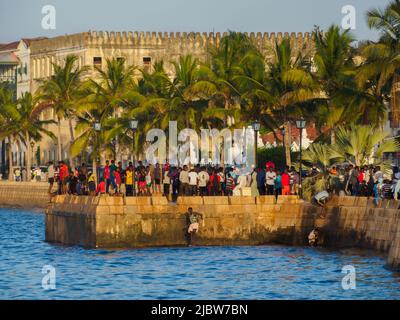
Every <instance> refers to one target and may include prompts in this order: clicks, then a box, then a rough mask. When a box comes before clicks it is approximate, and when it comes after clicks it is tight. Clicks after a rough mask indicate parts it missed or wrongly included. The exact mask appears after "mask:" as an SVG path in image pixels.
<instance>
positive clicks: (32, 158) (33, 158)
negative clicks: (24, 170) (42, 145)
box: [29, 141, 35, 171]
mask: <svg viewBox="0 0 400 320" xmlns="http://www.w3.org/2000/svg"><path fill="white" fill-rule="evenodd" d="M30 144H31V150H32V157H31V160H32V163H31V166H33V163H34V161H35V156H34V153H35V151H34V150H33V148H34V147H35V142H34V141H31V143H30ZM30 170H31V168H29V171H30Z"/></svg>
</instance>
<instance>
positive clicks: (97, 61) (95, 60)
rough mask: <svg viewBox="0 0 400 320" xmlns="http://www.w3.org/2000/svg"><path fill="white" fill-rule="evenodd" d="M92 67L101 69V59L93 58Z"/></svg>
mask: <svg viewBox="0 0 400 320" xmlns="http://www.w3.org/2000/svg"><path fill="white" fill-rule="evenodd" d="M93 65H94V66H95V67H96V66H97V67H101V57H93Z"/></svg>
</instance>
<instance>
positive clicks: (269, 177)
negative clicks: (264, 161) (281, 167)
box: [266, 166, 276, 196]
mask: <svg viewBox="0 0 400 320" xmlns="http://www.w3.org/2000/svg"><path fill="white" fill-rule="evenodd" d="M275 179H276V172H275V170H274V168H273V167H272V166H269V167H268V169H267V173H266V184H267V195H269V196H272V195H273V194H274V186H275Z"/></svg>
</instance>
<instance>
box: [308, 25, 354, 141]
mask: <svg viewBox="0 0 400 320" xmlns="http://www.w3.org/2000/svg"><path fill="white" fill-rule="evenodd" d="M353 41H354V38H353V36H352V35H351V34H350V32H349V30H345V31H343V32H341V31H340V29H339V27H338V26H335V25H332V26H331V27H329V29H328V31H327V32H322V31H320V30H319V29H318V28H317V29H316V30H315V50H316V53H315V55H314V58H313V62H314V65H315V68H316V71H315V76H316V78H317V81H318V82H319V83H320V86H321V89H322V90H323V96H321V97H319V99H318V105H319V108H318V110H317V114H318V115H319V117H320V118H321V119H322V121H321V122H322V124H323V125H324V126H327V127H328V129H329V131H330V133H331V143H333V144H334V143H335V128H336V127H337V126H338V125H340V124H343V123H345V122H346V121H349V120H351V119H354V112H348V111H349V110H350V108H349V109H347V110H346V106H347V105H348V101H349V97H350V98H352V96H351V95H350V94H349V93H353V92H352V90H350V88H353V87H354V86H355V85H354V81H353V77H352V76H353V73H354V62H353V56H354V55H353V51H354V50H353V49H352V47H351V43H352V42H353ZM345 88H349V89H348V90H347V91H345ZM349 91H350V92H349ZM346 93H347V94H346Z"/></svg>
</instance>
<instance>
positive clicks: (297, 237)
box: [46, 196, 320, 247]
mask: <svg viewBox="0 0 400 320" xmlns="http://www.w3.org/2000/svg"><path fill="white" fill-rule="evenodd" d="M188 207H192V208H193V210H194V211H197V212H199V213H201V214H202V215H203V217H204V220H203V222H202V223H201V225H200V232H199V233H198V234H197V235H196V237H195V239H194V244H196V245H257V244H264V243H285V244H298V245H303V244H305V241H306V239H307V234H308V232H309V231H310V229H312V228H313V226H314V221H315V219H316V215H317V214H318V212H319V211H320V208H316V207H314V206H312V205H310V204H307V203H304V202H302V201H301V200H299V199H298V198H297V197H282V198H280V199H278V202H276V201H275V197H268V196H266V197H257V198H255V197H204V198H202V197H185V198H183V197H181V198H179V199H178V202H177V204H170V203H168V202H167V200H166V198H163V197H151V198H150V197H137V198H133V197H129V198H120V197H107V196H102V197H97V198H92V197H74V196H58V197H57V198H56V199H55V201H54V204H53V205H52V206H51V207H50V208H49V210H48V212H47V215H46V240H47V241H51V242H61V243H65V244H71V245H73V244H79V245H83V246H86V247H145V246H180V245H185V244H186V239H185V236H184V234H185V230H186V217H185V212H186V211H187V209H188Z"/></svg>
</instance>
